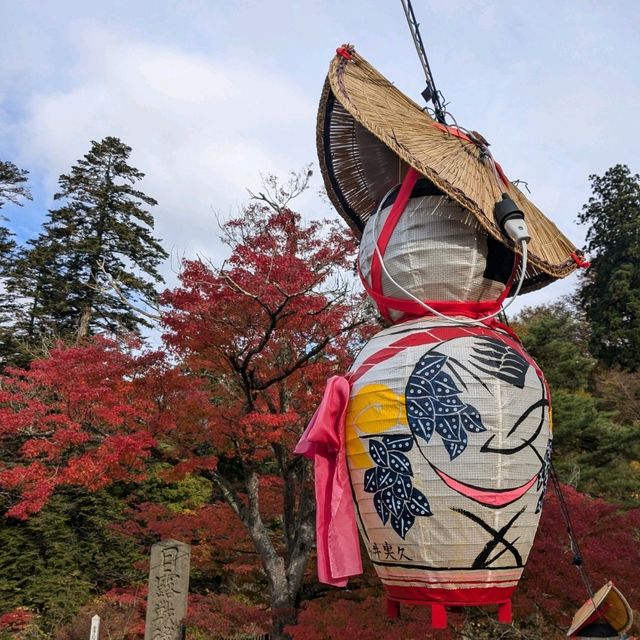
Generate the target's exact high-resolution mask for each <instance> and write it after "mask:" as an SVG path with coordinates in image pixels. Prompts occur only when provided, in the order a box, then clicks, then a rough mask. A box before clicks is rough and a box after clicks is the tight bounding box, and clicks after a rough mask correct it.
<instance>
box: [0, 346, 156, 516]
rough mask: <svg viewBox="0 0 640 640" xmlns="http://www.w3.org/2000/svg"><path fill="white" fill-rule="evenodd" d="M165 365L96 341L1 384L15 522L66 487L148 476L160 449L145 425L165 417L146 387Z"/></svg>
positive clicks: (0, 471)
mask: <svg viewBox="0 0 640 640" xmlns="http://www.w3.org/2000/svg"><path fill="white" fill-rule="evenodd" d="M133 346H135V345H131V347H133ZM158 359H159V356H158V355H157V354H145V355H141V356H137V355H134V354H133V351H132V348H124V349H123V348H121V347H120V345H118V344H116V343H115V342H112V341H110V340H107V339H103V338H96V339H95V340H94V341H93V342H92V343H87V344H83V345H80V346H72V347H65V346H63V345H59V346H57V347H56V348H54V349H53V350H52V351H51V353H50V354H49V357H48V358H45V359H41V360H36V361H34V362H33V363H32V365H31V368H30V369H29V370H27V371H22V370H10V371H9V372H8V373H7V374H6V375H4V376H2V378H0V425H1V426H0V445H1V447H2V450H3V456H2V462H1V463H0V487H2V489H3V490H4V491H6V492H9V493H10V494H11V495H12V496H13V499H14V501H13V504H12V506H11V507H10V508H9V509H8V511H7V515H8V516H11V517H14V518H18V519H25V518H27V517H28V516H29V515H30V514H32V513H36V512H37V511H39V510H40V509H41V508H42V507H43V506H44V504H45V503H46V502H47V500H48V498H49V496H50V495H51V493H52V492H53V491H54V489H55V488H56V487H57V486H60V485H76V486H82V487H85V488H86V489H89V490H92V491H94V490H97V489H100V488H102V487H104V486H106V485H107V484H109V483H112V482H114V481H117V480H120V479H125V478H126V479H140V478H142V477H143V475H144V460H145V459H146V458H148V457H149V455H150V451H151V448H152V447H153V445H154V443H155V439H154V437H153V435H152V433H151V432H150V430H149V429H148V428H145V427H143V425H150V424H152V423H153V422H154V421H155V420H156V418H157V415H158V410H157V408H156V406H155V405H154V403H153V402H152V399H151V398H150V396H149V395H148V393H147V391H146V389H145V387H144V385H143V384H141V383H142V380H143V379H144V375H145V373H146V372H147V371H148V370H149V369H150V368H152V367H153V366H154V364H155V363H156V362H157V361H158Z"/></svg>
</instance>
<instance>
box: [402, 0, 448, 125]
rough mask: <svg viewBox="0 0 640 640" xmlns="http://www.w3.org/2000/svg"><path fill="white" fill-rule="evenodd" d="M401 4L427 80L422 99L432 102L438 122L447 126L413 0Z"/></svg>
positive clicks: (443, 107)
mask: <svg viewBox="0 0 640 640" xmlns="http://www.w3.org/2000/svg"><path fill="white" fill-rule="evenodd" d="M400 2H402V8H403V9H404V14H405V16H406V17H407V23H408V24H409V31H411V37H412V38H413V44H415V46H416V51H417V52H418V58H420V64H422V68H423V70H424V75H425V78H426V80H427V88H426V89H425V90H424V91H423V92H422V97H423V98H424V99H425V101H426V102H429V101H431V102H432V103H433V107H434V109H433V110H434V114H435V117H436V120H437V121H438V122H440V123H442V124H446V121H445V113H446V110H445V106H444V96H443V95H442V94H441V93H440V91H438V90H437V89H436V83H435V81H434V79H433V74H432V73H431V67H430V66H429V60H428V59H427V54H426V52H425V49H424V44H423V42H422V36H421V35H420V24H419V23H418V21H417V20H416V15H415V13H414V12H413V7H412V6H411V0H400Z"/></svg>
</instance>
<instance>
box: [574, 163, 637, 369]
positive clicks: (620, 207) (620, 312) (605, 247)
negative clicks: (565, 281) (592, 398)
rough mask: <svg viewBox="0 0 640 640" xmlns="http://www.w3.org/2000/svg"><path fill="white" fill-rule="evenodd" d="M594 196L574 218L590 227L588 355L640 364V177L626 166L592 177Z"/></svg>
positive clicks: (585, 298)
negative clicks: (589, 338) (589, 329)
mask: <svg viewBox="0 0 640 640" xmlns="http://www.w3.org/2000/svg"><path fill="white" fill-rule="evenodd" d="M590 180H591V186H592V190H593V195H592V197H591V198H589V201H588V202H587V204H585V205H584V207H583V209H582V213H581V214H580V215H579V216H578V219H579V221H580V222H581V223H582V224H588V225H590V227H589V231H588V233H587V247H586V248H587V251H588V252H589V254H590V260H591V268H590V269H589V270H588V271H587V273H586V275H585V276H584V278H583V281H582V285H581V287H580V292H579V298H580V302H581V304H582V307H583V308H584V310H585V312H586V314H587V318H588V319H589V321H590V323H591V331H592V334H591V352H592V353H593V355H594V356H596V357H597V358H599V359H600V360H602V361H603V362H604V363H605V364H607V365H609V366H620V367H622V368H624V369H628V370H631V371H634V370H636V369H637V368H638V367H639V366H640V175H638V174H635V175H632V174H631V172H630V170H629V167H627V166H626V165H620V164H618V165H616V166H614V167H611V169H609V170H608V171H607V172H606V173H605V174H604V175H603V176H596V175H592V176H590Z"/></svg>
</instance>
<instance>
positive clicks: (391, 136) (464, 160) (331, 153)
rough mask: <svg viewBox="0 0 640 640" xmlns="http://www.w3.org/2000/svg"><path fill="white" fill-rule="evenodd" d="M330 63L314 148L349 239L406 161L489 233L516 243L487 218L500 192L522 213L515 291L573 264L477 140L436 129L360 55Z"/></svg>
mask: <svg viewBox="0 0 640 640" xmlns="http://www.w3.org/2000/svg"><path fill="white" fill-rule="evenodd" d="M351 57H352V58H351V60H347V59H345V58H344V57H342V56H340V55H336V56H335V58H334V59H333V60H332V62H331V65H330V68H329V74H328V76H327V79H326V81H325V85H324V88H323V91H322V96H321V99H320V108H319V111H318V126H317V147H318V155H319V161H320V168H321V171H322V175H323V178H324V182H325V186H326V189H327V193H328V195H329V198H330V199H331V201H332V203H333V205H334V206H335V207H336V209H337V211H338V213H339V214H340V215H341V216H342V217H343V218H344V219H345V220H346V222H347V223H348V224H349V226H350V227H351V228H352V229H353V231H354V233H355V234H356V236H358V237H360V236H361V234H362V230H363V229H364V226H365V224H366V222H367V220H368V218H369V216H370V215H371V212H372V211H374V210H375V207H376V206H377V204H378V203H379V201H380V199H381V198H382V196H383V195H384V193H386V192H387V191H388V190H389V189H390V188H391V187H393V186H394V185H395V184H397V183H398V182H400V181H401V179H402V177H403V175H404V174H405V173H406V170H407V167H408V166H409V165H410V166H412V167H413V168H414V169H416V170H417V171H419V172H420V173H421V174H422V175H424V176H426V177H427V178H428V179H429V180H431V181H432V182H433V183H434V184H435V185H437V186H438V187H439V188H440V189H442V191H444V192H445V193H446V194H447V195H448V196H449V197H450V198H452V199H453V200H455V201H456V202H458V203H459V204H460V205H461V206H462V207H463V208H465V209H467V210H468V211H470V212H471V213H472V214H473V215H474V216H475V217H476V219H477V220H478V222H479V223H480V225H481V226H482V227H483V228H484V229H485V230H486V231H487V233H489V234H490V235H492V236H493V237H494V238H496V239H497V240H499V241H500V242H502V243H503V244H504V245H506V246H507V247H509V248H510V249H511V250H513V251H515V252H519V249H518V247H516V246H515V245H514V243H513V242H512V241H511V240H510V239H508V238H506V237H505V236H504V235H503V234H502V232H501V231H500V229H499V227H498V226H497V225H496V224H495V223H494V217H493V211H494V206H495V203H496V202H497V201H498V200H500V199H501V197H502V193H503V192H506V193H507V194H508V195H509V196H510V197H511V198H512V199H513V200H514V202H515V203H516V204H517V205H518V207H519V208H520V209H521V210H522V211H523V212H524V214H525V219H526V220H527V225H528V227H529V232H530V233H531V241H530V242H529V246H528V250H529V264H528V268H527V274H526V279H525V283H524V287H523V290H525V291H531V290H533V289H537V288H540V287H542V286H544V285H545V284H548V283H550V282H552V281H553V280H555V279H558V278H563V277H565V276H567V275H569V274H570V273H571V272H572V271H574V270H575V269H576V267H577V264H576V261H575V260H574V259H573V258H572V255H571V254H572V253H574V252H576V247H575V246H574V245H573V244H572V243H571V242H570V241H569V240H568V239H567V238H566V237H565V236H564V235H563V234H562V232H561V231H560V230H559V229H558V228H557V227H556V225H555V224H553V222H551V221H550V220H549V219H548V218H547V217H546V216H545V215H544V214H543V213H542V212H541V211H540V210H539V209H538V208H537V207H536V206H535V205H534V204H533V203H532V202H530V201H529V200H528V199H527V197H526V196H525V195H524V194H523V193H522V192H521V191H520V190H519V189H518V188H517V187H516V186H515V185H513V184H512V183H510V182H508V181H507V183H506V184H505V183H504V182H503V181H502V180H501V179H500V176H499V175H498V174H497V173H496V169H495V168H494V165H493V164H492V162H491V161H490V160H489V158H488V157H487V156H485V155H483V150H482V149H481V148H480V146H478V145H477V144H474V143H473V142H470V141H465V140H463V139H461V138H459V137H456V136H455V135H453V134H452V133H451V132H449V131H447V130H442V127H441V125H439V124H438V123H436V122H435V121H434V120H433V119H432V118H431V117H429V115H428V114H427V113H425V111H423V110H422V109H421V108H420V107H419V106H418V105H417V104H416V103H415V102H413V101H412V100H410V99H409V98H408V97H407V96H405V95H404V94H403V93H401V92H400V91H399V90H398V89H396V88H395V87H394V86H393V85H392V84H391V83H390V82H389V81H388V80H387V79H386V78H384V77H383V76H382V75H381V74H380V73H379V72H378V71H376V69H374V68H373V67H372V66H371V65H370V64H369V63H368V62H367V61H366V60H365V59H364V58H362V57H361V56H359V55H358V54H357V53H356V52H355V51H351Z"/></svg>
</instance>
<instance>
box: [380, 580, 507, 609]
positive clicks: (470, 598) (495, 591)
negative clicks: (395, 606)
mask: <svg viewBox="0 0 640 640" xmlns="http://www.w3.org/2000/svg"><path fill="white" fill-rule="evenodd" d="M384 589H385V592H386V594H387V598H388V599H389V600H395V601H396V602H402V603H405V604H418V605H430V604H444V605H447V606H453V607H455V606H461V607H478V606H483V605H487V604H503V603H505V602H508V601H509V600H510V598H511V595H512V594H513V592H514V591H515V586H513V587H487V588H485V589H431V588H428V589H427V588H425V587H396V586H391V585H384Z"/></svg>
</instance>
